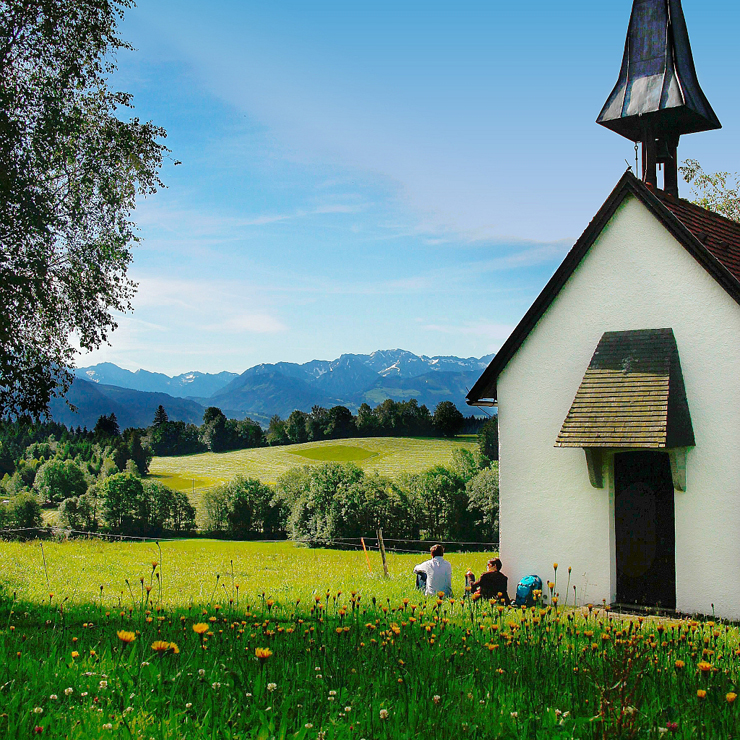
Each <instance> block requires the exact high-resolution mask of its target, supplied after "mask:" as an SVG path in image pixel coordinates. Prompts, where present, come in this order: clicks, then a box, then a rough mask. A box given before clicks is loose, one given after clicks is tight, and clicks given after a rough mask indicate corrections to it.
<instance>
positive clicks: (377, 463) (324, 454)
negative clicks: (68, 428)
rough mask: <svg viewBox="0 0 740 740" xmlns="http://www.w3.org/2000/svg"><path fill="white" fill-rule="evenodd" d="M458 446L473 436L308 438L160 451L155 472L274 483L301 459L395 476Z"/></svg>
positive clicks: (188, 482)
mask: <svg viewBox="0 0 740 740" xmlns="http://www.w3.org/2000/svg"><path fill="white" fill-rule="evenodd" d="M458 447H464V448H466V449H469V450H471V451H472V450H474V449H476V447H477V443H476V441H475V439H474V438H470V437H466V438H457V439H419V438H409V437H368V438H358V439H342V440H326V441H323V442H307V443H305V444H300V445H287V446H285V447H261V448H258V449H251V450H235V451H234V452H222V453H213V452H204V453H202V454H200V455H184V456H182V457H155V458H154V459H153V460H152V464H151V466H150V468H149V470H150V474H151V476H152V477H154V478H158V479H159V480H161V481H162V482H163V483H165V484H166V485H168V486H170V487H172V488H175V489H177V490H184V491H193V492H194V493H198V492H202V491H203V490H205V489H206V488H209V487H210V486H213V485H216V484H217V483H225V482H227V481H229V480H231V479H232V478H234V477H235V476H236V475H239V474H241V475H247V476H251V477H254V478H259V479H260V480H261V481H263V482H264V483H275V482H276V481H277V479H278V478H279V477H280V475H281V474H282V473H284V472H285V471H286V470H289V469H290V468H294V467H296V466H299V465H318V464H321V463H324V462H349V461H352V462H354V463H355V464H357V465H359V466H360V467H362V468H364V469H365V470H367V471H373V470H377V471H378V473H380V474H382V475H387V476H390V477H392V478H395V477H396V476H398V475H400V474H401V473H418V472H420V471H422V470H426V469H427V468H430V467H432V466H433V465H438V464H441V465H444V464H447V463H449V462H450V460H451V459H452V451H453V450H454V449H456V448H458Z"/></svg>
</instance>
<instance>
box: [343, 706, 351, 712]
mask: <svg viewBox="0 0 740 740" xmlns="http://www.w3.org/2000/svg"><path fill="white" fill-rule="evenodd" d="M344 711H345V712H351V711H352V707H345V708H344Z"/></svg>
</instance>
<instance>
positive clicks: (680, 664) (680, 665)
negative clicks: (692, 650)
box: [675, 660, 686, 671]
mask: <svg viewBox="0 0 740 740" xmlns="http://www.w3.org/2000/svg"><path fill="white" fill-rule="evenodd" d="M675 666H676V669H677V670H679V671H681V670H683V669H684V667H685V666H686V663H684V662H683V661H682V660H677V661H676V662H675Z"/></svg>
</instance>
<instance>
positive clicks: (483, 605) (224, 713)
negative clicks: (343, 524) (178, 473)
mask: <svg viewBox="0 0 740 740" xmlns="http://www.w3.org/2000/svg"><path fill="white" fill-rule="evenodd" d="M0 557H1V558H2V563H3V566H4V567H3V569H2V573H0V584H2V587H1V588H0V737H2V738H12V739H16V738H28V737H36V736H38V735H42V736H44V737H49V738H72V740H81V739H86V738H108V737H111V738H137V739H138V738H141V739H142V740H147V739H148V738H156V740H175V739H178V740H179V739H180V738H188V739H189V738H193V739H196V738H197V739H200V738H204V739H205V738H210V739H214V738H216V739H219V740H221V739H224V740H226V739H229V740H232V739H233V740H235V739H237V738H254V739H255V740H271V738H276V740H277V739H281V740H285V739H287V738H292V739H294V740H307V739H308V740H328V739H332V740H334V739H336V740H361V739H362V738H365V740H370V739H371V738H372V739H373V740H378V739H380V738H382V739H383V740H391V739H395V738H399V739H405V738H424V739H426V738H429V737H448V736H455V737H462V738H475V739H477V740H483V739H484V738H512V739H513V738H517V739H520V740H525V739H529V738H589V739H592V740H597V739H600V740H603V739H604V738H665V737H670V738H673V737H677V738H706V739H707V740H709V739H712V740H714V739H716V738H718V739H724V738H737V737H738V733H739V732H740V721H739V719H738V707H737V702H736V699H737V693H738V680H739V678H740V676H739V670H738V668H739V666H740V657H738V654H739V653H740V651H739V650H738V634H737V629H736V628H735V627H731V626H728V625H723V624H715V623H714V622H702V623H700V622H696V621H688V620H683V621H677V620H658V619H656V618H644V619H643V618H641V617H640V618H637V617H629V618H627V617H622V616H620V615H617V614H614V613H612V612H610V611H608V610H605V609H602V608H598V607H596V608H593V609H591V608H580V609H577V610H576V609H573V608H572V607H569V606H568V605H567V603H566V599H565V597H564V596H563V597H562V598H561V599H557V598H556V595H557V594H558V593H560V592H562V593H563V594H567V593H568V589H569V586H568V582H567V578H568V575H567V572H563V571H564V570H565V569H564V568H562V567H561V571H560V572H557V571H556V570H553V572H552V573H550V574H542V576H543V577H545V578H548V577H549V579H552V580H551V584H552V585H551V586H550V585H548V587H546V588H545V594H544V601H543V600H540V601H538V603H537V604H536V605H535V606H534V607H533V608H530V609H524V610H523V609H518V608H505V607H503V606H500V605H497V604H496V603H495V602H488V601H485V600H483V599H480V600H478V601H474V600H473V599H471V598H461V597H462V591H461V585H462V572H463V570H464V569H465V568H466V567H467V566H471V567H472V568H473V569H474V570H475V571H476V572H479V571H480V570H481V569H482V566H483V563H484V561H485V559H486V557H487V555H486V554H485V553H476V554H474V555H467V554H464V553H462V554H454V555H451V557H450V559H451V561H452V562H453V567H454V572H455V586H456V589H457V592H456V593H455V594H454V596H453V598H449V599H447V598H445V599H442V598H437V597H429V598H426V597H423V596H421V595H420V594H419V593H418V592H417V591H415V590H414V588H413V586H412V579H411V574H410V568H411V566H412V565H413V563H414V562H416V561H417V560H418V559H419V558H418V556H407V555H397V556H391V558H390V561H389V565H390V577H389V578H387V579H386V578H385V577H383V576H382V575H381V569H380V557H379V555H378V553H377V552H374V553H372V554H371V555H370V562H371V567H372V569H373V570H372V573H370V572H369V571H368V568H367V564H366V562H365V556H364V554H363V553H362V552H360V553H355V552H337V551H329V550H308V549H306V548H301V547H297V546H295V545H292V544H291V543H231V542H212V541H181V542H177V543H170V542H165V543H161V550H160V549H159V548H158V547H157V546H156V544H151V543H139V544H108V543H102V542H90V541H75V542H58V543H54V542H50V541H47V542H46V543H45V544H44V546H43V554H42V547H41V544H40V543H39V542H31V543H0ZM44 557H45V559H46V569H45V568H44V565H43V561H44ZM232 568H233V570H232ZM47 578H48V581H47ZM126 581H128V583H127V582H126ZM101 586H102V588H101ZM14 590H15V591H16V593H15V594H13V591H14Z"/></svg>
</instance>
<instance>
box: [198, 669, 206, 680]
mask: <svg viewBox="0 0 740 740" xmlns="http://www.w3.org/2000/svg"><path fill="white" fill-rule="evenodd" d="M198 675H199V676H200V677H201V678H203V676H205V675H206V669H205V668H199V669H198Z"/></svg>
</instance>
